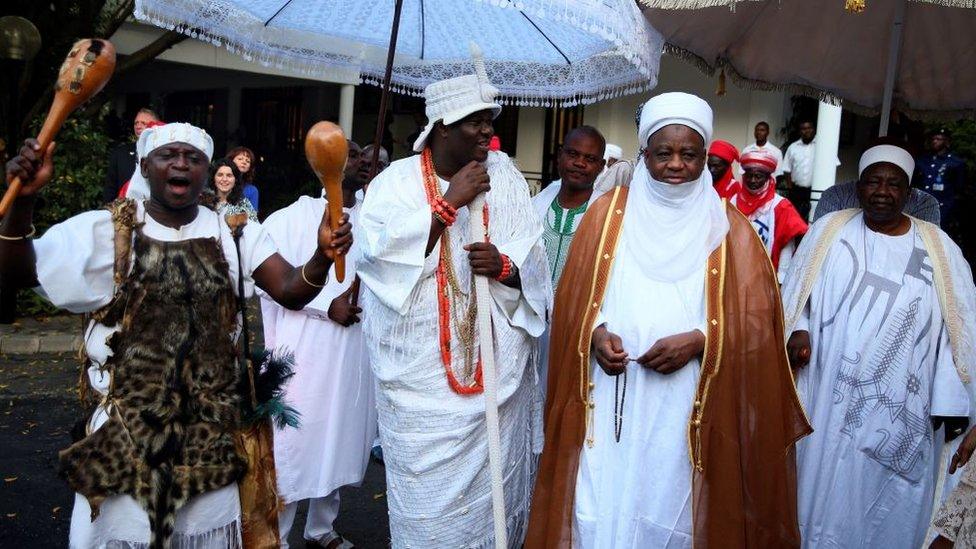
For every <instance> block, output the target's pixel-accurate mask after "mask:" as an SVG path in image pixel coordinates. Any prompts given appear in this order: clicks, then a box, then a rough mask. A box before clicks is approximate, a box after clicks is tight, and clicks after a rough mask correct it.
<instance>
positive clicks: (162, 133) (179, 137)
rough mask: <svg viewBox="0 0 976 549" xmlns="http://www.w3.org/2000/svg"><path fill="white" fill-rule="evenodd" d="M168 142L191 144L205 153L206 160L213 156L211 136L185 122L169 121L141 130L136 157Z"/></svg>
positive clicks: (143, 155) (142, 156)
mask: <svg viewBox="0 0 976 549" xmlns="http://www.w3.org/2000/svg"><path fill="white" fill-rule="evenodd" d="M170 143H186V144H188V145H193V146H194V147H196V148H198V149H200V150H201V151H203V152H204V154H206V155H207V160H210V159H212V158H213V152H214V142H213V138H211V137H210V134H208V133H207V132H205V131H204V130H202V129H200V128H198V127H196V126H194V125H193V124H187V123H186V122H171V123H169V124H163V125H161V126H153V127H151V128H146V129H145V130H143V132H142V133H141V134H140V135H139V140H138V141H136V157H137V158H145V157H146V155H147V154H149V153H151V152H153V151H154V150H156V149H158V148H159V147H162V146H164V145H169V144H170Z"/></svg>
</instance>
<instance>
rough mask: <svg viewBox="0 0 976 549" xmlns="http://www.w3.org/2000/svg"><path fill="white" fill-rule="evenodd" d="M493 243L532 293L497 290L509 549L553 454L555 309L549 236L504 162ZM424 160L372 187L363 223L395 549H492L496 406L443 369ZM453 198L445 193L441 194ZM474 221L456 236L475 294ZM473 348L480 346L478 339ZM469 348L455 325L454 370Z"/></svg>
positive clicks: (498, 175) (368, 327)
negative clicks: (548, 391)
mask: <svg viewBox="0 0 976 549" xmlns="http://www.w3.org/2000/svg"><path fill="white" fill-rule="evenodd" d="M486 168H487V170H488V174H489V176H490V177H491V181H492V187H491V191H489V193H488V195H487V201H488V206H489V214H490V222H489V235H490V237H491V241H492V243H494V244H495V245H496V246H498V248H499V250H500V251H501V253H504V254H506V255H508V256H509V257H510V258H511V259H512V262H513V263H514V264H515V265H517V266H518V268H519V273H520V276H521V280H522V291H521V292H520V291H518V290H515V289H512V288H508V287H507V286H503V285H502V284H500V283H498V282H495V281H492V282H490V285H491V297H492V298H493V301H494V306H495V309H494V311H493V317H494V319H495V323H494V328H495V331H494V334H493V335H494V343H495V362H496V366H497V370H498V411H499V418H500V427H501V446H502V448H501V449H502V457H503V463H504V472H503V475H504V476H503V478H504V491H505V508H506V511H507V513H508V515H507V526H508V539H509V540H510V542H511V543H512V544H513V545H514V546H518V544H520V543H521V540H522V538H523V537H524V534H525V526H526V520H527V518H528V517H527V513H528V506H529V497H530V494H531V490H532V482H533V478H532V476H533V475H532V472H533V469H534V464H535V454H537V453H539V452H540V451H541V442H542V440H541V436H542V431H541V419H542V418H541V402H539V400H538V399H539V393H538V389H537V387H536V383H537V382H536V372H535V359H536V342H535V338H537V337H538V336H539V335H540V334H541V333H542V331H543V329H544V328H545V320H544V319H545V316H544V315H545V308H546V304H547V301H548V299H549V292H550V290H549V284H548V279H547V276H548V272H547V269H546V259H545V252H544V251H543V250H542V247H541V246H540V245H539V244H538V239H539V234H540V232H541V228H540V226H539V221H538V219H537V218H536V217H535V216H532V215H526V212H531V211H532V210H531V208H532V206H531V203H530V201H529V194H528V186H527V184H526V182H525V179H524V178H523V177H522V176H521V174H520V173H519V172H518V170H517V169H516V168H515V167H514V165H513V164H512V162H511V161H510V159H509V158H508V157H507V156H506V155H504V154H503V153H497V152H493V153H490V154H489V159H488V162H487V165H486ZM422 181H423V179H422V171H421V166H420V156H413V157H410V158H405V159H403V160H399V161H396V162H393V163H392V164H390V167H389V168H387V169H386V170H384V171H383V173H381V174H380V175H379V176H377V178H376V179H375V180H373V182H372V183H371V185H370V188H369V192H368V193H366V201H365V203H364V204H363V210H362V214H361V217H360V220H361V223H360V229H359V232H358V233H357V234H358V239H359V243H360V245H361V246H362V247H363V259H362V262H361V263H360V264H359V267H358V270H359V276H360V278H361V279H362V281H363V286H364V288H363V296H362V302H363V323H364V326H363V330H364V333H365V335H366V340H367V347H368V349H369V361H370V366H371V367H372V369H373V372H374V374H375V375H376V380H377V391H376V405H377V411H378V414H379V417H378V419H379V431H380V440H381V441H382V446H383V458H384V461H385V462H386V478H387V495H388V500H389V511H390V532H391V536H392V544H393V547H396V548H401V547H466V548H468V547H491V546H493V544H494V536H493V528H492V526H493V524H492V506H491V498H490V478H489V471H488V467H487V464H488V447H487V437H486V428H485V403H484V399H483V396H482V395H473V396H465V395H459V394H456V393H455V392H453V391H452V390H451V388H450V386H449V385H448V380H447V375H446V372H445V369H444V366H443V364H442V362H441V355H440V350H439V345H438V335H439V323H438V308H437V295H436V288H437V283H436V277H435V276H434V271H435V269H436V267H437V263H438V257H439V254H440V244H439V243H438V244H437V245H436V246H435V247H434V249H433V250H432V251H431V253H430V254H429V255H426V256H425V254H424V251H425V248H426V243H427V236H428V234H429V232H430V223H431V214H430V207H429V205H428V203H427V199H426V197H425V193H424V189H423V184H422ZM440 184H441V189H442V190H444V189H446V188H447V185H448V183H447V181H444V180H441V181H440ZM469 219H470V216H469V212H468V208H467V207H464V208H460V209H459V210H458V218H457V221H456V222H455V223H454V225H452V226H451V228H450V230H449V233H448V234H449V238H450V243H451V250H452V252H451V253H452V258H453V262H452V263H453V266H454V270H455V272H456V273H457V280H458V282H459V284H460V286H461V288H462V290H463V291H465V292H468V291H469V286H470V280H471V276H470V274H471V271H470V267H469V264H468V261H467V256H466V254H465V252H464V251H463V250H462V246H463V245H465V244H466V243H467V242H468V241H469V237H468V234H469V227H468V223H469ZM475 335H476V337H475V340H476V341H477V339H478V337H480V336H479V335H478V333H477V330H476V331H475ZM463 348H464V346H463V344H462V343H461V340H460V339H459V337H458V333H457V330H456V329H455V328H454V325H453V323H452V329H451V349H453V350H454V352H453V361H452V367H453V369H454V370H455V371H459V370H462V369H463V366H462V363H463V362H464V358H463V354H464V353H463V352H462V351H461V350H462V349H463Z"/></svg>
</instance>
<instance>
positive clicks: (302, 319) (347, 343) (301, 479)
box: [260, 196, 376, 503]
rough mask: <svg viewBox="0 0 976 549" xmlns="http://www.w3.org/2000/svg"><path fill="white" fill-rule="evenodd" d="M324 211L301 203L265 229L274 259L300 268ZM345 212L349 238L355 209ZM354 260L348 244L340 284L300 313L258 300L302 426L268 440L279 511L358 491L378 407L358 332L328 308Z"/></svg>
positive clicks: (318, 204) (309, 201)
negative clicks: (288, 371)
mask: <svg viewBox="0 0 976 549" xmlns="http://www.w3.org/2000/svg"><path fill="white" fill-rule="evenodd" d="M326 204H327V202H326V201H325V199H323V198H311V197H308V196H303V197H301V198H299V199H298V201H296V202H295V203H294V204H292V205H290V206H288V207H286V208H283V209H281V210H278V211H277V212H275V213H273V214H271V215H270V216H268V218H267V219H266V220H265V221H264V228H265V230H266V231H267V232H268V234H269V235H270V236H271V238H272V240H273V241H274V242H275V244H276V245H277V246H278V252H279V253H280V254H281V255H282V257H284V258H285V259H286V260H287V261H288V262H290V263H291V264H292V265H301V264H304V263H305V262H306V261H308V260H309V258H310V257H311V256H312V253H313V252H314V251H315V248H316V246H317V239H318V227H319V222H320V221H321V219H322V213H323V211H324V210H325V207H326ZM345 211H346V212H347V213H349V221H350V222H351V223H352V224H353V227H354V229H353V230H354V231H355V230H356V228H357V226H358V219H357V218H358V214H359V205H358V204H357V205H356V206H355V207H353V208H352V209H346V210H345ZM358 253H359V246H358V244H357V243H355V242H354V243H353V246H352V249H351V250H350V251H349V254H347V255H346V271H345V280H344V281H343V282H341V283H340V282H339V281H338V280H336V278H335V269H334V268H332V269H330V270H329V279H328V281H327V283H326V286H325V288H323V289H322V291H321V292H320V293H319V295H318V296H316V297H315V299H313V300H312V301H311V302H309V304H308V305H306V306H305V308H304V309H302V310H301V311H291V310H288V309H285V308H284V307H282V306H281V305H278V304H277V303H275V302H274V301H272V300H271V299H270V298H269V297H268V296H267V295H266V294H264V293H263V292H260V293H261V312H262V316H263V319H264V338H265V347H266V348H267V349H269V350H273V351H274V352H275V353H294V358H295V375H294V377H292V378H291V379H290V380H289V381H288V384H287V386H286V389H285V399H286V401H287V402H288V404H289V405H291V406H293V407H295V409H296V410H298V412H299V413H300V414H301V417H300V420H299V421H300V426H299V428H297V429H296V428H292V427H285V428H284V429H275V432H274V454H275V470H276V473H277V477H278V492H279V495H280V496H281V498H282V499H283V500H284V502H285V503H291V502H296V501H300V500H303V499H308V498H320V497H325V496H327V495H329V494H330V493H332V492H333V491H334V490H336V489H337V488H339V487H341V486H345V485H349V484H359V483H360V482H361V481H362V479H363V475H364V474H365V473H366V466H367V465H368V464H369V451H370V448H371V447H372V443H373V440H374V439H375V437H376V404H375V399H374V397H373V375H372V372H370V370H369V363H368V362H367V360H366V344H365V341H364V339H363V330H362V324H354V325H352V326H350V327H348V328H344V327H342V326H340V325H339V324H336V323H335V322H333V321H332V320H330V319H329V317H328V312H329V305H330V304H331V303H332V300H333V299H335V298H336V297H338V296H339V294H341V293H342V292H344V291H346V290H347V289H348V288H349V286H350V285H351V284H352V281H353V280H354V279H355V274H356V259H357V257H358Z"/></svg>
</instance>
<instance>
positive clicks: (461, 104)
mask: <svg viewBox="0 0 976 549" xmlns="http://www.w3.org/2000/svg"><path fill="white" fill-rule="evenodd" d="M470 46H471V55H472V57H474V68H475V74H466V75H464V76H458V77H455V78H448V79H447V80H440V81H437V82H434V83H432V84H430V85H428V86H427V87H426V88H424V100H425V101H426V104H427V126H426V127H425V128H424V131H422V132H420V136H419V137H417V141H415V142H414V144H413V150H414V152H421V151H423V150H424V146H425V145H426V144H427V137H428V136H430V132H431V131H432V130H433V129H434V124H435V123H437V122H441V123H443V124H444V125H445V126H446V125H449V124H453V123H455V122H457V121H458V120H461V119H462V118H464V117H465V116H468V115H469V114H473V113H476V112H478V111H483V110H490V111H492V115H493V116H494V117H497V116H498V114H499V113H501V112H502V106H501V105H499V104H498V103H496V102H495V97H497V96H498V88H496V87H495V86H492V85H491V82H489V81H488V73H487V71H485V63H484V60H483V59H482V56H481V50H480V49H479V48H478V46H477V45H475V44H474V43H471V45H470Z"/></svg>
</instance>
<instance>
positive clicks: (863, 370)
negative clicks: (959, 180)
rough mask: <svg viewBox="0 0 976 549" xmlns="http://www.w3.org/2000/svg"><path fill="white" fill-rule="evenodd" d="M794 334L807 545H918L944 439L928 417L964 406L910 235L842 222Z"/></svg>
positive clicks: (923, 258)
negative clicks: (799, 348) (805, 339)
mask: <svg viewBox="0 0 976 549" xmlns="http://www.w3.org/2000/svg"><path fill="white" fill-rule="evenodd" d="M804 242H806V241H804ZM801 246H802V244H801ZM804 324H806V326H805V327H804ZM799 328H801V329H806V330H808V331H809V333H810V340H811V349H812V352H811V356H810V364H809V365H808V366H806V367H805V368H803V369H801V370H799V371H798V373H797V390H798V393H799V394H800V397H801V399H802V402H803V405H804V408H805V409H806V411H807V413H808V415H809V417H810V421H811V425H812V426H813V428H814V433H813V434H812V435H810V436H809V437H807V438H805V439H804V440H802V441H800V442H799V443H798V444H797V480H798V491H797V507H798V511H799V521H800V530H801V537H802V538H803V541H804V546H805V547H824V546H841V545H849V546H853V547H893V548H897V547H903V548H906V549H907V548H910V547H920V546H921V544H922V539H923V538H924V535H925V531H926V527H927V525H928V521H929V517H930V513H931V510H932V505H933V501H934V496H935V491H936V484H937V483H936V479H937V475H938V472H937V467H938V456H939V452H940V451H941V448H942V440H943V439H944V433H943V432H942V431H938V432H935V431H933V429H932V424H931V421H930V418H931V417H934V416H961V417H966V416H968V415H969V411H970V405H969V395H968V393H967V390H966V387H965V386H964V385H963V383H962V381H961V380H960V378H959V376H958V375H957V373H956V371H955V367H954V364H953V361H952V354H951V352H950V348H949V337H948V332H947V330H946V327H945V323H944V321H943V318H942V315H941V313H940V310H939V300H938V297H937V292H936V289H935V284H934V279H933V270H932V266H931V259H930V258H929V256H928V252H927V251H926V250H925V246H924V244H923V242H922V239H921V237H920V235H919V233H918V231H917V230H916V229H915V228H914V227H913V228H912V229H910V230H909V231H908V232H907V233H906V234H904V235H901V236H887V235H883V234H881V233H876V232H874V231H871V230H870V229H868V228H867V227H866V225H865V224H864V222H863V221H862V218H861V217H860V216H856V217H855V218H853V219H852V220H850V221H849V222H848V223H847V224H846V225H845V226H844V227H843V228H842V229H841V231H840V232H839V234H838V236H837V240H836V241H835V243H834V244H833V245H832V246H831V247H830V249H829V250H828V251H827V256H826V259H825V261H824V263H823V268H822V271H821V274H820V276H819V277H818V279H817V282H816V284H815V286H814V289H813V292H812V293H811V295H810V299H809V302H808V313H806V314H805V315H804V316H803V317H801V325H800V326H799Z"/></svg>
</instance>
